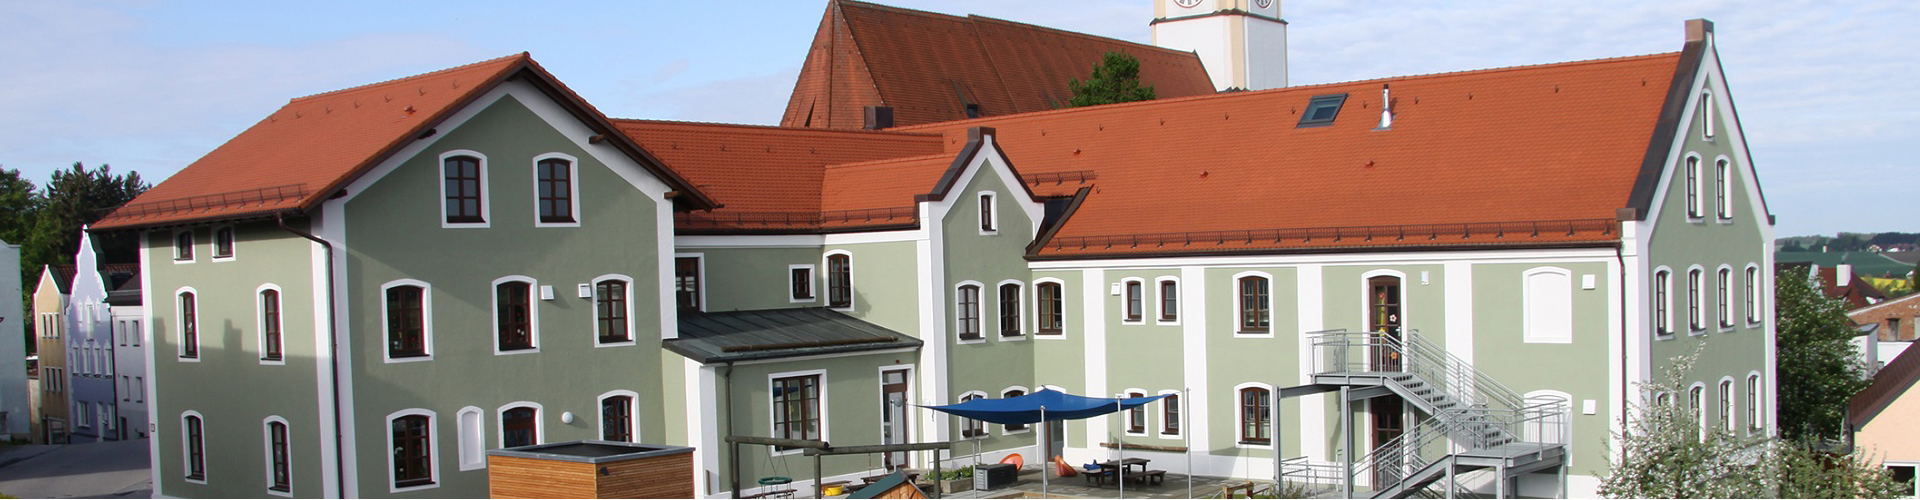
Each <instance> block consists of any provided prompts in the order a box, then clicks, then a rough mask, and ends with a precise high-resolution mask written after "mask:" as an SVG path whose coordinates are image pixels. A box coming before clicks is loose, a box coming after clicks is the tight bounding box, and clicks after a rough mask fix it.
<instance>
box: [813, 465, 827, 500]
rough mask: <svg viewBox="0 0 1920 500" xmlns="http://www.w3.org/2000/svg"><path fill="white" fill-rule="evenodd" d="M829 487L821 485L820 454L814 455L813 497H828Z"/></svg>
mask: <svg viewBox="0 0 1920 500" xmlns="http://www.w3.org/2000/svg"><path fill="white" fill-rule="evenodd" d="M826 493H827V488H826V487H825V486H821V485H820V455H814V456H813V497H814V498H826V497H827V495H826Z"/></svg>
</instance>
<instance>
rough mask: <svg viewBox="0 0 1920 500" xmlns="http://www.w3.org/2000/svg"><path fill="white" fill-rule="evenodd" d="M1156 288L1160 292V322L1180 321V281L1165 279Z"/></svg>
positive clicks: (1170, 278)
mask: <svg viewBox="0 0 1920 500" xmlns="http://www.w3.org/2000/svg"><path fill="white" fill-rule="evenodd" d="M1157 283H1158V285H1157V286H1155V288H1157V289H1158V290H1159V292H1160V320H1159V321H1160V322H1161V323H1172V322H1175V321H1180V280H1177V279H1174V278H1172V277H1163V278H1160V280H1159V281H1158V282H1157Z"/></svg>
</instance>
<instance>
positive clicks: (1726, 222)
mask: <svg viewBox="0 0 1920 500" xmlns="http://www.w3.org/2000/svg"><path fill="white" fill-rule="evenodd" d="M1719 222H1720V225H1722V226H1731V225H1733V218H1732V217H1727V218H1722V219H1720V221H1719Z"/></svg>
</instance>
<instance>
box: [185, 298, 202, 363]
mask: <svg viewBox="0 0 1920 500" xmlns="http://www.w3.org/2000/svg"><path fill="white" fill-rule="evenodd" d="M180 357H182V358H189V359H196V358H199V357H200V319H199V312H198V307H197V306H195V305H194V301H193V292H184V293H181V294H180Z"/></svg>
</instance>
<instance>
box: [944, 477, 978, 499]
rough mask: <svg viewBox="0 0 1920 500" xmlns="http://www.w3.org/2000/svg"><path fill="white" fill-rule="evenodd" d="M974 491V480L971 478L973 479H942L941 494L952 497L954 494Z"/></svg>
mask: <svg viewBox="0 0 1920 500" xmlns="http://www.w3.org/2000/svg"><path fill="white" fill-rule="evenodd" d="M972 489H973V478H971V477H963V478H959V479H942V480H940V492H941V493H945V494H949V495H951V494H954V493H959V492H962V491H969V490H972Z"/></svg>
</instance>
